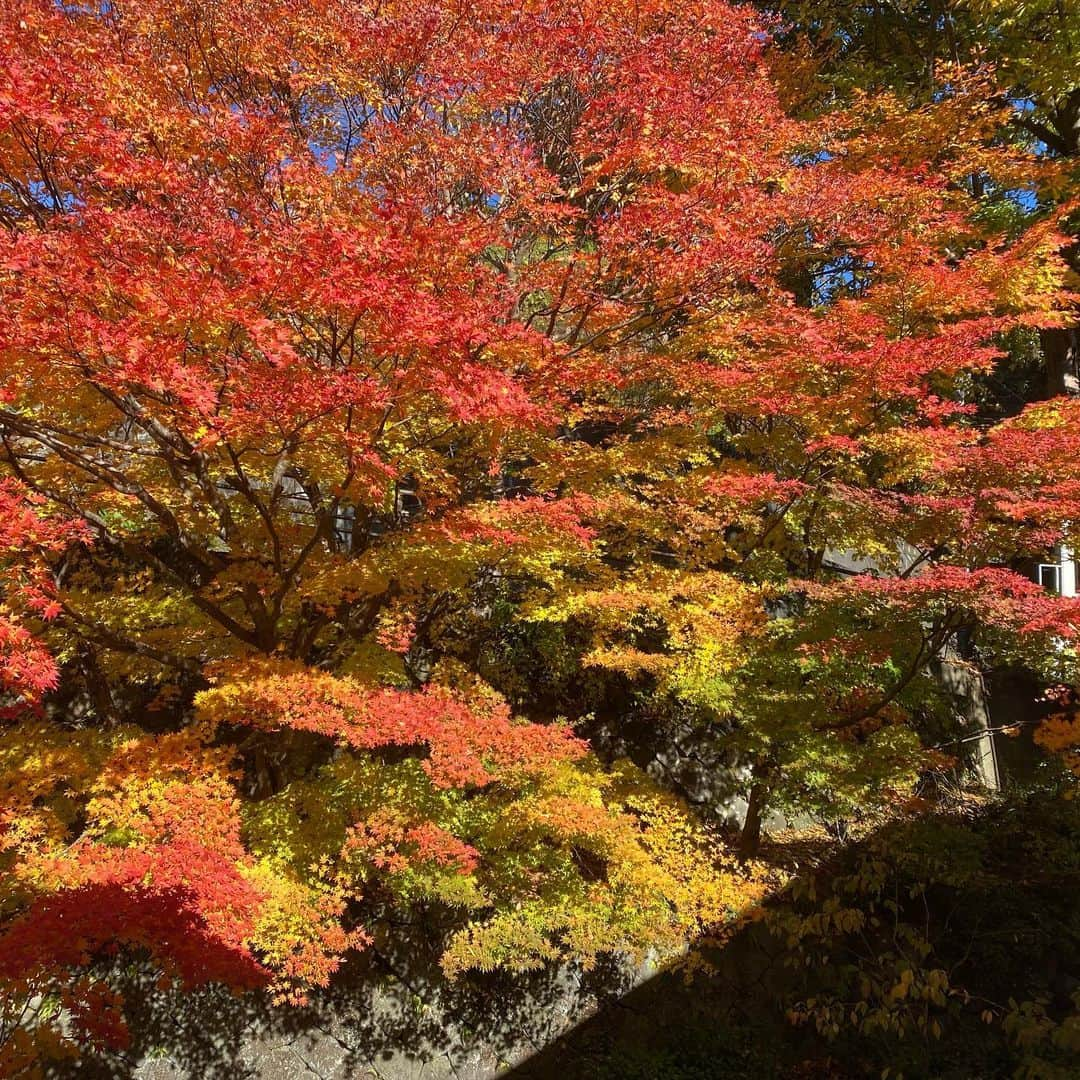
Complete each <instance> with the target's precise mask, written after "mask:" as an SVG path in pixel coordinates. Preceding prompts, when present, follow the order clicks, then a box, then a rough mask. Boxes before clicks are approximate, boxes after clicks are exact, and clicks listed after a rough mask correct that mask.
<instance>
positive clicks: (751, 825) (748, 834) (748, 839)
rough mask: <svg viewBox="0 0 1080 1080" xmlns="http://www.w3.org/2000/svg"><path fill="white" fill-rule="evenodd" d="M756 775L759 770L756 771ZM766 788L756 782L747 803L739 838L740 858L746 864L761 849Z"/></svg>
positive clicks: (759, 782) (758, 781) (751, 788)
mask: <svg viewBox="0 0 1080 1080" xmlns="http://www.w3.org/2000/svg"><path fill="white" fill-rule="evenodd" d="M754 772H755V775H756V773H757V770H756V769H755V770H754ZM765 795H766V788H765V785H764V783H762V782H761V781H760V780H755V781H754V783H753V784H752V785H751V787H750V797H749V799H748V800H747V803H746V820H745V821H744V822H743V827H742V833H741V834H740V836H739V858H740V859H741V860H742V861H743V862H746V860H747V859H752V858H754V857H755V856H756V855H757V853H758V850H759V849H760V848H761V819H762V816H763V813H764V810H765Z"/></svg>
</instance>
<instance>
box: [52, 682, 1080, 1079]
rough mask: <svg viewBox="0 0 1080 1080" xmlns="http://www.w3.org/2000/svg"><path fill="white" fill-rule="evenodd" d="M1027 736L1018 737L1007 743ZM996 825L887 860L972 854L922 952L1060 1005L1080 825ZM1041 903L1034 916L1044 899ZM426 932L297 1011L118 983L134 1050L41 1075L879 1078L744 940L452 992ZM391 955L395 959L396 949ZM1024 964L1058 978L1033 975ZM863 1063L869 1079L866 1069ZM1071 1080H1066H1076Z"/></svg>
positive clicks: (926, 1057) (1077, 970) (772, 949)
mask: <svg viewBox="0 0 1080 1080" xmlns="http://www.w3.org/2000/svg"><path fill="white" fill-rule="evenodd" d="M991 698H992V704H993V724H994V726H999V725H1002V724H1009V723H1015V722H1017V721H1026V720H1030V719H1032V718H1033V715H1034V713H1033V710H1034V709H1036V708H1037V705H1036V704H1035V703H1033V700H1032V697H1031V694H1030V688H1029V687H1027V686H1026V685H1025V684H1024V683H1023V682H1022V681H1017V680H1016V679H1015V678H1013V679H1011V681H1010V678H1008V677H1003V678H1002V680H1001V682H1000V684H995V685H994V686H993V687H992V694H991ZM1029 726H1030V725H1027V724H1024V725H1023V726H1022V728H1021V730H1022V732H1027V731H1028V729H1029ZM1028 738H1029V736H1028V735H1026V734H1022V735H1021V736H1020V737H1019V739H1018V740H1007V739H1006V740H999V742H1003V743H1004V746H1003V748H1002V755H1003V764H1005V768H1006V771H1007V772H1009V773H1012V774H1013V775H1017V774H1019V776H1020V778H1021V779H1024V780H1030V779H1031V778H1032V777H1035V778H1037V777H1038V775H1039V768H1038V767H1037V765H1036V764H1035V762H1036V757H1035V755H1034V753H1033V749H1032V747H1030V746H1029V745H1027V744H1026V743H1025V742H1024V740H1025V739H1028ZM1013 758H1015V761H1014V760H1013ZM1007 809H1008V808H1007V807H1006V808H1003V809H1002V810H1001V811H1000V813H999V818H1000V820H996V821H995V819H994V818H993V814H990V815H989V817H988V818H987V821H983V822H982V823H981V824H980V823H979V822H978V821H973V822H972V823H971V824H970V825H969V824H964V825H962V827H960V828H959V829H958V828H957V827H955V826H954V825H949V826H948V828H947V829H946V831H945V832H943V833H940V834H938V833H935V832H934V830H935V828H938V827H939V826H938V824H935V822H934V820H933V819H931V820H929V821H928V822H927V823H926V825H925V826H917V828H920V829H922V830H923V832H922V833H920V836H922V839H921V840H920V841H919V842H918V843H915V844H914V845H913V844H912V838H911V837H905V838H903V840H902V842H900V841H898V842H897V843H896V845H895V848H896V850H897V852H901V851H906V850H910V849H912V847H914V849H916V850H918V849H919V844H920V843H921V844H922V845H923V847H925V848H926V849H927V850H929V851H930V852H931V853H932V854H933V853H936V852H939V851H940V852H946V853H947V854H948V857H949V858H952V857H953V855H954V854H955V853H961V852H963V851H968V850H969V849H972V850H973V848H972V844H974V840H971V843H969V840H970V839H971V838H972V837H974V838H976V839H978V845H975V846H976V847H978V850H979V851H981V852H982V853H983V854H982V855H980V856H979V857H980V858H985V859H989V860H991V862H992V863H993V873H992V874H989V875H988V874H982V875H981V876H977V877H976V878H973V879H972V880H971V881H970V882H966V883H965V884H964V885H963V886H962V887H955V888H952V891H951V892H948V893H946V892H942V893H941V894H940V895H938V896H937V897H936V899H935V900H934V902H935V903H937V904H940V905H941V911H940V915H938V916H935V917H936V918H938V922H939V923H940V926H939V930H938V933H939V936H940V938H941V940H940V942H939V943H938V944H937V945H936V946H935V947H936V948H939V949H940V951H942V952H943V953H944V954H948V953H955V961H956V962H958V963H961V966H963V965H967V967H968V968H970V969H971V970H972V971H974V972H975V973H976V974H977V976H978V978H979V979H982V980H983V981H984V982H986V983H987V985H989V986H991V989H990V990H989V991H988V992H987V994H988V997H992V995H993V994H998V995H1003V996H1001V1000H1006V999H1007V998H1008V997H1009V996H1023V995H1024V994H1025V993H1027V992H1028V987H1027V986H1026V985H1024V983H1025V980H1026V979H1027V978H1028V975H1031V976H1032V977H1035V981H1036V982H1039V981H1040V980H1041V982H1042V984H1044V986H1045V987H1046V988H1048V989H1047V992H1048V993H1050V994H1051V995H1057V997H1059V998H1061V999H1062V1000H1063V1001H1067V999H1068V996H1069V994H1071V993H1072V991H1073V990H1075V989H1078V988H1080V959H1078V958H1080V915H1074V914H1072V909H1073V908H1075V904H1074V903H1073V901H1072V900H1071V899H1069V898H1070V897H1075V895H1078V894H1080V810H1077V811H1075V814H1076V817H1077V819H1078V820H1077V822H1076V826H1075V830H1074V831H1070V830H1071V829H1073V826H1072V825H1069V827H1068V828H1063V827H1059V825H1058V824H1054V823H1053V822H1051V824H1049V825H1047V824H1046V823H1045V822H1043V821H1042V820H1041V819H1039V818H1038V816H1037V815H1034V812H1029V811H1025V810H1023V808H1022V807H1021V809H1020V810H1018V811H1015V812H1014V811H1011V810H1010V811H1009V812H1008V813H1006V812H1005V811H1006V810H1007ZM1040 812H1041V811H1040ZM1025 813H1026V814H1028V817H1029V818H1030V821H1029V820H1028V819H1026V818H1024V817H1023V815H1024V814H1025ZM1010 815H1011V816H1010ZM1033 815H1034V816H1033ZM980 820H981V819H980ZM987 822H989V823H987ZM949 830H951V831H949ZM969 833H970V836H969V835H968V834H969ZM1046 836H1054V837H1056V838H1057V839H1056V840H1055V842H1057V843H1059V845H1060V846H1059V848H1058V849H1055V851H1054V852H1051V853H1049V854H1048V853H1046V852H1043V853H1042V854H1041V855H1040V854H1038V853H1036V854H1035V855H1032V853H1031V852H1030V851H1028V850H1027V848H1026V847H1024V845H1025V844H1026V843H1027V842H1028V840H1027V839H1026V838H1031V842H1032V843H1036V842H1038V843H1042V842H1043V838H1044V837H1046ZM1063 838H1064V839H1063ZM874 839H875V838H873V837H871V838H869V841H868V842H869V843H872V842H873V841H874ZM916 839H917V838H916ZM1074 840H1076V842H1075V843H1074ZM1010 844H1012V845H1013V847H1010V846H1009V845H1010ZM980 845H981V846H980ZM1017 845H1019V846H1017ZM1070 845H1071V846H1070ZM1040 851H1042V849H1040ZM771 854H772V856H773V857H774V858H775V859H776V860H777V861H778V862H780V863H783V864H784V865H788V866H791V867H799V866H801V867H807V866H810V865H815V864H816V861H817V854H815V852H814V851H813V849H812V846H811V847H810V848H806V849H800V848H799V847H798V846H797V845H788V846H786V847H781V846H780V845H773V851H772V853H771ZM854 854H856V852H849V855H848V856H846V857H850V856H851V855H854ZM1033 868H1034V870H1033ZM837 869H838V867H837V866H832V867H827V868H825V870H824V872H822V871H821V870H818V871H815V873H814V875H813V876H814V878H815V881H816V882H817V884H818V887H819V895H824V892H825V888H826V887H825V886H823V885H822V884H821V882H822V881H823V880H825V879H829V875H830V873H835V872H836V870H837ZM965 872H966V871H965ZM823 873H824V876H823ZM1045 874H1050V875H1051V877H1052V879H1053V880H1051V881H1050V885H1049V887H1048V886H1047V884H1046V881H1044V880H1043V878H1042V877H1040V876H1039V875H1045ZM807 880H808V879H807ZM1047 888H1048V889H1049V891H1048V895H1049V896H1050V897H1051V901H1046V900H1045V898H1044V897H1043V891H1045V890H1046V889H1047ZM1055 896H1056V897H1059V898H1062V902H1063V903H1065V905H1066V906H1065V910H1064V914H1062V913H1060V912H1058V911H1057V909H1056V908H1054V907H1053V903H1054V902H1056V901H1052V898H1053V897H1055ZM1048 904H1049V906H1047V905H1048ZM1040 905H1041V906H1040ZM1048 913H1049V914H1048ZM429 933H430V929H429V928H426V924H424V923H422V922H417V923H416V924H415V926H414V927H413V928H411V929H410V928H409V927H406V926H403V925H396V926H394V927H393V930H392V933H388V934H387V935H386V937H385V939H384V940H379V939H378V937H377V939H376V942H375V945H374V946H373V947H372V948H370V949H368V950H366V951H365V952H364V953H361V954H359V955H357V956H355V957H353V958H352V959H350V961H349V963H348V964H346V965H345V966H344V967H343V969H342V971H341V972H340V973H339V974H338V976H337V977H336V978H335V980H334V982H333V984H332V986H331V987H330V988H329V989H328V990H327V991H325V992H324V993H322V994H320V995H318V996H317V997H316V998H315V999H314V1000H313V1001H312V1003H311V1004H310V1005H309V1006H307V1007H304V1008H299V1009H297V1008H289V1007H281V1008H273V1007H271V1006H270V1005H269V1004H268V1003H267V1002H266V1000H265V998H263V997H261V996H259V995H247V996H242V997H236V996H233V995H231V994H229V993H228V992H227V991H224V990H220V989H210V990H205V991H202V992H199V993H195V994H182V993H180V992H164V991H161V990H159V989H157V988H156V987H155V986H154V980H153V977H152V976H151V975H150V974H148V973H147V972H145V970H142V969H140V968H139V967H138V966H132V967H131V968H129V969H128V970H127V971H126V972H125V974H124V980H125V981H126V983H127V984H128V985H127V993H126V995H125V996H126V998H127V1001H128V1004H129V1015H130V1020H131V1027H132V1031H133V1036H134V1041H133V1045H132V1047H131V1048H130V1050H129V1052H128V1053H127V1054H125V1055H122V1056H116V1057H112V1058H110V1059H108V1060H95V1061H84V1062H81V1063H80V1064H79V1066H78V1067H77V1068H71V1069H69V1070H68V1071H67V1072H62V1071H61V1072H55V1073H53V1075H58V1076H66V1075H71V1076H78V1077H80V1078H87V1080H105V1078H110V1080H112V1078H117V1080H119V1078H121V1077H136V1078H138V1080H181V1078H184V1080H188V1078H191V1080H196V1078H198V1080H203V1078H208V1080H209V1078H213V1080H217V1078H223V1080H232V1078H238V1080H241V1078H252V1080H301V1078H302V1080H311V1078H321V1080H346V1078H349V1080H351V1078H373V1080H379V1078H381V1080H488V1078H493V1077H497V1076H498V1077H508V1078H513V1080H543V1078H547V1077H552V1078H557V1080H578V1078H580V1080H705V1078H741V1077H747V1078H750V1077H753V1078H754V1080H765V1078H769V1077H776V1078H778V1080H779V1078H792V1080H795V1078H799V1080H818V1078H820V1080H824V1078H836V1080H844V1078H848V1077H850V1078H852V1080H854V1078H857V1077H858V1078H861V1077H867V1076H874V1077H879V1076H880V1075H881V1070H882V1064H881V1062H882V1060H884V1061H885V1062H886V1063H892V1056H891V1054H892V1052H891V1051H889V1050H888V1046H887V1041H886V1040H883V1039H882V1038H880V1037H879V1038H877V1039H864V1040H863V1042H861V1043H860V1042H858V1040H855V1041H852V1040H851V1039H850V1038H849V1039H848V1040H847V1041H846V1042H845V1041H843V1040H841V1041H839V1042H833V1043H830V1042H827V1041H826V1040H824V1039H822V1038H820V1037H819V1036H818V1035H817V1033H816V1032H815V1031H814V1029H813V1027H812V1026H806V1027H801V1028H795V1027H792V1026H791V1025H790V1024H789V1023H788V1022H787V1019H786V1018H785V1007H786V1003H788V1002H790V1001H791V1000H792V999H798V998H805V997H807V996H810V995H813V994H816V993H819V992H820V983H821V979H822V978H825V980H826V983H827V984H828V983H829V982H830V981H831V980H833V979H834V977H835V978H840V977H846V976H843V972H842V968H843V964H840V966H839V967H837V969H836V971H837V972H840V973H841V974H839V975H837V974H836V973H835V972H833V971H832V970H831V969H830V971H829V972H828V974H827V975H823V970H824V969H822V970H817V969H807V968H798V967H796V968H793V967H792V966H791V963H790V961H791V958H792V949H791V947H790V945H789V943H788V942H786V941H785V940H784V939H783V938H781V937H777V936H775V935H772V934H770V933H769V932H768V931H767V930H766V929H765V928H764V927H763V926H762V925H761V924H760V923H755V924H751V925H749V926H748V927H746V928H744V929H743V930H742V931H740V932H739V933H737V934H735V935H734V936H733V937H732V938H731V939H730V940H729V941H728V942H727V943H726V944H725V945H724V946H723V947H716V946H701V947H700V950H699V951H700V953H701V955H702V956H703V957H704V958H705V959H706V960H707V961H708V964H709V968H710V969H709V971H708V973H707V974H703V973H700V972H699V973H698V975H697V976H696V977H695V978H694V980H693V981H692V982H688V981H687V980H686V978H685V977H684V974H683V973H682V972H680V971H678V970H673V971H658V970H657V969H656V968H655V967H649V966H648V965H646V966H643V967H636V968H635V967H630V966H628V965H626V964H619V963H617V962H611V963H609V964H607V965H606V966H602V967H601V968H599V969H597V970H595V971H592V972H589V973H583V972H580V971H575V970H570V969H561V970H555V971H548V972H543V973H538V974H536V975H533V976H529V977H522V976H509V975H505V974H493V975H483V976H472V977H470V978H463V979H461V980H459V981H458V982H456V983H453V984H451V983H448V982H447V981H446V980H445V979H444V978H443V977H442V975H441V972H440V969H439V966H438V957H437V941H436V940H430V941H428V940H427V935H428V934H429ZM1003 935H1004V936H1003ZM405 941H408V942H409V943H410V950H411V951H409V952H406V951H404V950H403V948H402V945H403V943H404V942H405ZM1040 965H1041V966H1042V967H1047V965H1051V966H1053V965H1056V968H1055V970H1053V971H1049V968H1047V971H1046V972H1043V971H1042V970H1041V967H1040ZM1014 968H1015V970H1013V969H1014ZM828 988H829V987H828V986H826V989H828ZM965 1025H966V1026H965ZM995 1039H996V1041H995ZM909 1051H910V1053H911V1054H913V1057H912V1063H911V1064H909V1065H908V1067H907V1068H905V1070H904V1076H905V1077H908V1080H912V1078H915V1077H920V1076H924V1077H935V1078H937V1080H945V1078H949V1080H961V1078H962V1080H978V1078H980V1077H985V1078H987V1080H989V1078H993V1077H999V1076H1000V1077H1005V1076H1010V1075H1012V1072H1013V1069H1014V1068H1015V1063H1010V1064H1006V1063H1007V1062H1008V1061H1009V1060H1010V1059H1009V1058H1008V1054H1007V1053H1006V1051H1005V1049H1004V1048H1003V1046H1002V1044H1001V1039H1000V1037H999V1036H994V1037H993V1038H992V1037H991V1036H990V1033H989V1029H987V1028H986V1027H985V1025H979V1024H978V1023H977V1024H976V1026H975V1028H974V1029H972V1028H971V1025H970V1024H967V1021H965V1022H964V1024H962V1025H961V1029H960V1034H959V1035H958V1036H956V1037H952V1036H951V1035H950V1037H949V1038H947V1039H945V1040H944V1041H942V1042H940V1043H934V1044H926V1045H924V1046H923V1047H922V1048H921V1049H919V1048H918V1047H916V1049H915V1050H914V1051H911V1050H910V1048H908V1051H905V1053H908V1052H909ZM883 1055H884V1058H883ZM920 1055H921V1056H920ZM860 1061H861V1062H862V1064H858V1062H860ZM920 1061H921V1062H922V1064H921V1065H920V1064H919V1062H920ZM927 1062H933V1065H932V1068H931V1066H930V1065H928V1064H927ZM868 1065H872V1066H873V1068H872V1069H871V1071H869V1072H868V1071H867V1067H868ZM920 1069H923V1070H924V1071H920ZM927 1069H929V1070H930V1071H926V1070H927ZM874 1070H876V1071H874ZM998 1070H1004V1071H998ZM896 1071H897V1070H896V1069H895V1068H894V1069H893V1073H894V1074H895V1072H896ZM1066 1075H1067V1074H1066ZM1075 1075H1077V1076H1080V1063H1078V1066H1077V1072H1076V1073H1075Z"/></svg>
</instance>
